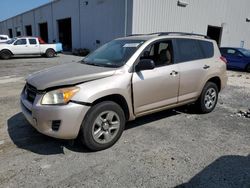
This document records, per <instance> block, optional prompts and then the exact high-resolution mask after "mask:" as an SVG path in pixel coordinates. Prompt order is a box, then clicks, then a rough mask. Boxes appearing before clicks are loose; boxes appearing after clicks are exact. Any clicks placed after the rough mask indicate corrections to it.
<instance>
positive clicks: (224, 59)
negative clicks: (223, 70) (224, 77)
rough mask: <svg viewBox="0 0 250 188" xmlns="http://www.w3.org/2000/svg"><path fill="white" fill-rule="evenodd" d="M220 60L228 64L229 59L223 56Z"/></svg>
mask: <svg viewBox="0 0 250 188" xmlns="http://www.w3.org/2000/svg"><path fill="white" fill-rule="evenodd" d="M220 59H221V60H222V61H223V62H224V63H226V64H227V59H226V58H225V57H223V56H221V57H220Z"/></svg>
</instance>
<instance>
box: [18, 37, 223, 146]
mask: <svg viewBox="0 0 250 188" xmlns="http://www.w3.org/2000/svg"><path fill="white" fill-rule="evenodd" d="M26 81H27V83H26V85H25V87H24V89H23V92H22V94H21V108H22V112H23V114H24V116H25V117H26V119H27V120H28V121H29V123H30V124H31V125H32V126H33V127H34V128H35V129H37V130H38V131H39V132H41V133H43V134H45V135H48V136H51V137H55V138H62V139H75V138H77V137H78V135H79V136H80V137H81V140H82V141H83V143H84V144H85V145H86V146H87V147H88V148H89V149H90V150H93V151H98V150H103V149H106V148H108V147H111V146H112V145H113V144H114V143H115V142H116V141H117V140H118V139H119V138H120V136H121V134H122V132H123V130H124V127H125V124H126V122H127V121H131V120H134V119H135V118H137V117H140V116H144V115H147V114H151V113H154V112H158V111H161V110H164V109H169V108H174V107H178V106H181V105H185V104H189V103H195V104H196V106H197V107H198V109H199V110H200V112H201V113H209V112H211V111H212V110H213V109H214V108H215V106H216V103H217V100H218V93H219V92H220V91H221V90H222V89H223V88H224V87H225V85H226V82H227V75H226V61H225V59H224V58H223V57H221V54H220V51H219V49H218V46H217V44H216V42H215V41H213V40H210V39H209V38H208V37H206V36H202V35H198V34H189V33H154V34H147V35H133V36H129V37H125V38H119V39H116V40H113V41H111V42H109V43H107V44H105V45H103V46H102V47H100V48H99V49H97V50H96V51H94V52H93V53H91V54H90V55H88V56H87V57H85V58H84V59H83V60H82V61H81V62H78V63H69V64H64V65H60V66H56V67H53V68H50V69H47V70H44V71H40V72H37V73H34V74H33V75H30V76H29V77H28V78H27V80H26Z"/></svg>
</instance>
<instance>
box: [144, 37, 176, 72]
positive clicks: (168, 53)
mask: <svg viewBox="0 0 250 188" xmlns="http://www.w3.org/2000/svg"><path fill="white" fill-rule="evenodd" d="M172 49H173V48H172V41H171V40H168V41H160V42H156V43H154V44H152V45H150V46H148V47H147V48H146V49H145V50H144V52H143V54H142V55H141V57H140V59H151V60H153V61H154V63H155V66H156V67H160V66H165V65H171V64H173V50H172Z"/></svg>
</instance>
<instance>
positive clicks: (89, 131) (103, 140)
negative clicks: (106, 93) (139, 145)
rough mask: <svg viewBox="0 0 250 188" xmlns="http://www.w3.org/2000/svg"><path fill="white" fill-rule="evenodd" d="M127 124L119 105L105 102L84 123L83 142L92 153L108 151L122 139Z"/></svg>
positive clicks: (96, 107) (91, 112)
mask: <svg viewBox="0 0 250 188" xmlns="http://www.w3.org/2000/svg"><path fill="white" fill-rule="evenodd" d="M125 122H126V120H125V114H124V112H123V110H122V108H121V107H120V106H119V105H118V104H117V103H115V102H112V101H104V102H101V103H99V104H96V105H95V106H93V107H92V108H91V109H90V110H89V112H88V113H87V115H86V116H85V118H84V120H83V122H82V126H81V132H80V135H81V139H82V142H83V144H84V145H85V146H86V147H87V148H89V149H90V150H92V151H100V150H104V149H107V148H109V147H111V146H112V145H114V144H115V143H116V142H117V140H118V139H119V138H120V137H121V135H122V132H123V130H124V127H125Z"/></svg>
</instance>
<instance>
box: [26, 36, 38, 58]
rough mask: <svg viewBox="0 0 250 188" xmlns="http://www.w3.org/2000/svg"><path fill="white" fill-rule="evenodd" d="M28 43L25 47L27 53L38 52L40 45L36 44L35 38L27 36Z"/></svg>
mask: <svg viewBox="0 0 250 188" xmlns="http://www.w3.org/2000/svg"><path fill="white" fill-rule="evenodd" d="M28 41H29V45H28V48H27V53H28V54H40V46H39V44H38V40H37V39H35V38H29V39H28Z"/></svg>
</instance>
